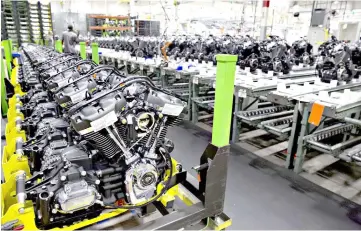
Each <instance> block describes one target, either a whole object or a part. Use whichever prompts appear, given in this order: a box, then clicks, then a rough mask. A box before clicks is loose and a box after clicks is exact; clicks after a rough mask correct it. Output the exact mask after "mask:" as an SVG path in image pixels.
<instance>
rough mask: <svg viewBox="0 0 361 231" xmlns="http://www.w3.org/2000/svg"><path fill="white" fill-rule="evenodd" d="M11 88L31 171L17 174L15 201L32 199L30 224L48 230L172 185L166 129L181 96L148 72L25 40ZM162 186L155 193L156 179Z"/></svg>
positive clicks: (21, 147) (179, 111) (178, 113)
mask: <svg viewBox="0 0 361 231" xmlns="http://www.w3.org/2000/svg"><path fill="white" fill-rule="evenodd" d="M22 53H23V62H22V65H21V66H20V71H19V76H18V82H19V84H20V86H21V88H22V90H23V91H24V92H25V91H26V94H25V95H23V96H20V95H16V99H17V103H16V111H17V113H22V114H23V115H24V119H21V117H17V119H16V123H15V124H16V127H15V128H14V129H17V130H19V131H20V130H24V131H25V134H26V141H24V140H22V139H21V138H18V139H17V140H16V152H17V153H18V154H22V155H25V156H27V157H28V161H29V167H30V170H31V174H32V176H31V177H30V178H26V176H25V174H24V172H20V173H19V174H18V175H17V197H18V201H19V202H24V201H25V200H31V201H33V206H34V208H35V211H36V214H35V217H36V224H37V226H38V227H40V228H44V229H48V228H53V227H59V226H62V225H69V224H72V223H73V222H78V221H81V220H83V219H87V218H88V219H89V218H93V217H96V216H98V215H99V214H100V213H101V212H102V211H103V210H104V209H106V208H125V209H127V208H135V207H138V206H140V205H139V203H142V204H143V205H144V203H150V202H151V201H152V200H155V199H157V198H159V196H161V195H162V194H163V193H165V191H166V190H167V189H168V188H169V187H171V185H170V179H171V177H168V178H167V180H165V178H166V176H167V175H172V174H173V168H172V161H171V157H170V155H169V153H170V152H171V151H172V150H173V149H174V144H173V142H172V141H171V140H169V139H167V138H166V132H167V128H168V127H169V126H171V125H174V124H176V123H177V122H178V121H179V120H180V119H181V118H182V115H183V110H184V108H185V103H184V102H182V101H181V100H179V99H178V98H176V97H175V96H173V95H172V94H171V93H169V92H167V91H164V90H162V89H159V88H157V87H156V86H155V85H154V84H153V83H152V82H151V81H150V79H149V78H147V77H139V76H133V77H127V76H126V75H124V74H123V73H121V72H119V71H118V70H117V69H116V68H114V67H112V66H103V65H97V64H95V63H93V62H92V61H90V60H79V58H78V57H76V56H71V55H67V54H58V53H55V52H54V51H51V50H49V49H47V48H44V47H39V46H35V45H31V44H30V45H26V46H24V47H23V48H22ZM160 183H162V185H163V186H164V187H163V189H162V190H161V192H160V193H158V194H157V193H156V192H157V191H156V189H157V187H158V184H160Z"/></svg>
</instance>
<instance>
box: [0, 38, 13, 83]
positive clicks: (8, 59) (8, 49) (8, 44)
mask: <svg viewBox="0 0 361 231" xmlns="http://www.w3.org/2000/svg"><path fill="white" fill-rule="evenodd" d="M11 44H12V43H11V40H4V41H2V46H3V47H4V54H5V59H6V65H7V67H8V74H9V76H11V69H12V68H11V61H12V60H13V55H12V54H11V53H12V49H11Z"/></svg>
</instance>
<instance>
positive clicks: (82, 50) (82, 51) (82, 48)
mask: <svg viewBox="0 0 361 231" xmlns="http://www.w3.org/2000/svg"><path fill="white" fill-rule="evenodd" d="M79 45H80V57H81V58H82V59H83V60H84V59H86V48H85V42H80V43H79Z"/></svg>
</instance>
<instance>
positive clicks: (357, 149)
mask: <svg viewBox="0 0 361 231" xmlns="http://www.w3.org/2000/svg"><path fill="white" fill-rule="evenodd" d="M339 158H340V159H342V160H345V161H347V162H356V163H357V164H358V165H360V166H361V144H358V145H355V146H354V147H352V148H349V149H346V150H345V151H344V152H342V153H341V154H340V155H339Z"/></svg>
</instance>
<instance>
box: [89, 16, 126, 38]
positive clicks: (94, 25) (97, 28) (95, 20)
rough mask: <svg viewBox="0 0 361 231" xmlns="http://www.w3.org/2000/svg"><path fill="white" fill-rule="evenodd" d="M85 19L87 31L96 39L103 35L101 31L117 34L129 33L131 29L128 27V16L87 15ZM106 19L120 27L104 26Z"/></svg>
mask: <svg viewBox="0 0 361 231" xmlns="http://www.w3.org/2000/svg"><path fill="white" fill-rule="evenodd" d="M87 19H88V24H89V31H90V33H91V35H93V36H96V37H101V36H102V35H103V31H117V33H118V32H122V31H130V30H131V29H132V27H131V26H130V17H129V16H114V15H113V16H112V15H100V14H88V15H87ZM106 19H109V20H116V21H117V22H118V24H121V25H115V26H113V25H105V24H106ZM119 22H122V23H119Z"/></svg>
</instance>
